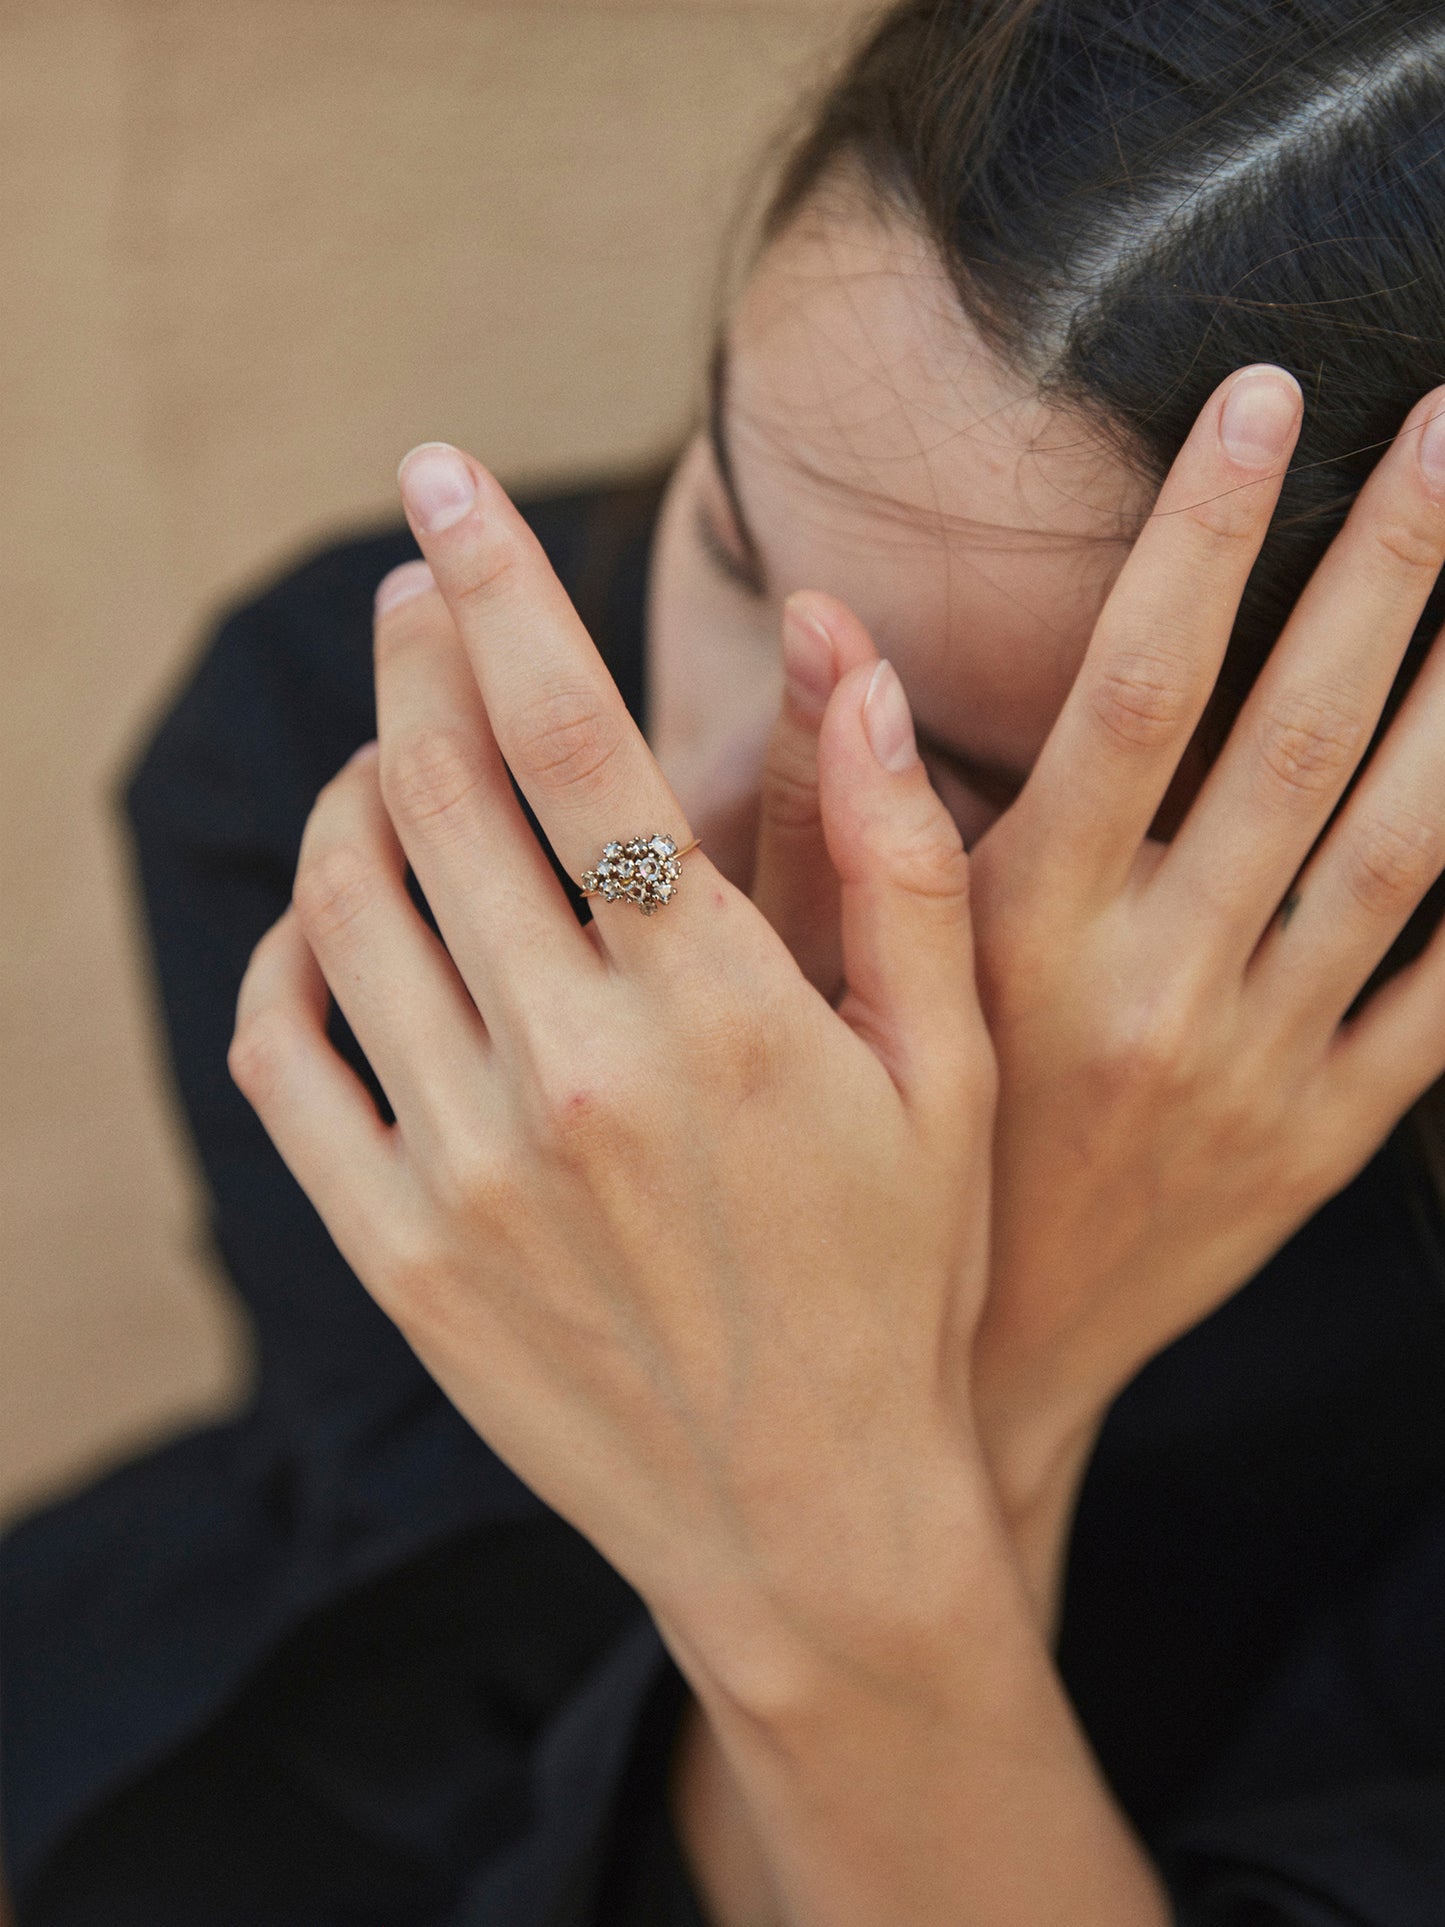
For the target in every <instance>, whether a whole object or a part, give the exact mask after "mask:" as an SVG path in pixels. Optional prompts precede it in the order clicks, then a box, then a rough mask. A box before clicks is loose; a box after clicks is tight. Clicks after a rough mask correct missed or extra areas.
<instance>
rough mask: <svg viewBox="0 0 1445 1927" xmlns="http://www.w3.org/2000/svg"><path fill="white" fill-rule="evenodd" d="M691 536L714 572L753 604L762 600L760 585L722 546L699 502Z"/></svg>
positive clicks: (710, 519)
mask: <svg viewBox="0 0 1445 1927" xmlns="http://www.w3.org/2000/svg"><path fill="white" fill-rule="evenodd" d="M692 526H693V534H694V535H695V536H696V537H697V544H698V547H699V548H700V549H701V550H702V552H703V554H704V555H705V556H706V557H707V559H708V561H709V562H710V563H711V564H712V566H713V569H714V571H715V572H716V573H717V574H718V575H720V576H722V577H723V579H724V580H725V581H727V582H728V583H730V584H731V585H732V587H733V588H735V589H741V590H742V591H743V593H744V594H745V595H749V596H751V597H752V598H753V600H754V601H755V602H761V601H762V600H763V592H762V585H761V584H760V583H759V582H758V580H757V577H756V576H755V575H754V574H753V572H752V570H751V569H750V568H749V567H748V565H747V563H746V562H743V561H741V560H740V559H739V558H738V557H737V556H735V555H734V554H733V553H732V551H731V550H730V549H729V548H728V547H727V546H726V545H725V544H724V542H723V539H722V537H721V536H720V535H719V534H718V532H717V530H716V528H715V527H714V526H713V521H712V517H711V516H710V515H709V514H708V512H707V509H706V508H705V507H704V505H703V503H702V502H701V501H699V502H697V503H696V504H695V505H694V507H693V514H692Z"/></svg>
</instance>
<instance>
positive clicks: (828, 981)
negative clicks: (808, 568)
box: [751, 589, 878, 1002]
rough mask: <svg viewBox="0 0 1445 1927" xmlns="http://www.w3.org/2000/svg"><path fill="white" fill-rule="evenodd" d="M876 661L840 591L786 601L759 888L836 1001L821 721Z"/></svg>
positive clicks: (837, 944)
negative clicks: (821, 794) (845, 677)
mask: <svg viewBox="0 0 1445 1927" xmlns="http://www.w3.org/2000/svg"><path fill="white" fill-rule="evenodd" d="M877 660H878V652H877V650H876V649H875V648H874V647H873V643H872V640H871V638H870V637H869V635H868V632H867V630H866V629H864V627H863V625H862V623H861V622H859V621H858V619H857V618H856V616H854V615H852V613H851V612H850V611H849V610H848V608H847V607H846V605H845V604H844V603H841V602H839V601H838V600H837V598H836V597H835V596H829V595H824V594H823V593H822V592H821V591H820V590H812V589H805V590H800V591H797V592H795V593H794V594H793V595H790V596H789V597H788V598H787V600H786V601H785V602H784V604H783V671H784V679H783V704H782V708H781V710H780V711H779V714H778V720H777V723H776V725H775V727H774V729H773V733H772V736H771V737H770V738H769V741H768V749H767V755H766V758H765V760H764V764H763V771H762V778H761V783H760V789H759V798H758V826H757V844H756V849H755V852H754V858H753V875H752V887H751V896H752V900H753V902H754V903H755V904H756V906H757V907H758V909H759V910H761V911H762V913H763V915H764V916H765V917H766V918H767V920H768V922H769V923H770V924H771V925H772V926H773V929H774V930H775V931H776V932H777V933H778V935H779V936H780V937H781V938H782V939H783V942H784V943H785V944H786V945H787V946H788V949H789V950H790V951H791V952H792V954H793V957H794V960H795V961H796V963H797V965H798V968H799V969H800V970H801V971H802V973H803V975H804V976H805V977H806V978H807V979H808V981H809V983H811V984H812V985H813V986H814V988H815V989H817V990H819V991H821V992H822V993H823V995H824V996H825V997H826V998H828V999H829V1001H830V1002H831V1001H832V999H833V997H834V996H835V994H836V992H837V990H838V986H839V983H840V981H841V978H842V974H843V951H842V942H841V938H840V933H839V928H838V878H837V875H836V874H835V872H834V869H833V865H832V861H831V859H830V858H829V855H828V846H827V842H826V840H825V838H824V835H823V818H822V812H821V809H820V807H819V801H818V726H819V724H820V723H821V722H822V719H823V712H824V710H825V708H826V707H827V703H828V698H829V697H830V696H831V695H832V693H833V689H834V687H835V686H836V684H837V681H838V678H839V676H840V675H842V674H843V673H844V672H845V671H846V670H847V669H849V668H851V667H852V665H853V664H854V663H859V662H867V663H869V664H871V663H874V662H876V661H877Z"/></svg>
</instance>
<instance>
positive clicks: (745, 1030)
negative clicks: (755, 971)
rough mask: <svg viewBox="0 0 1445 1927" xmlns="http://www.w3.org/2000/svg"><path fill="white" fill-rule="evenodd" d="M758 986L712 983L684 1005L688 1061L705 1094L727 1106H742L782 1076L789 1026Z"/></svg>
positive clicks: (775, 999)
mask: <svg viewBox="0 0 1445 1927" xmlns="http://www.w3.org/2000/svg"><path fill="white" fill-rule="evenodd" d="M780 1002H781V1000H780V999H777V998H773V997H769V996H768V994H767V993H766V992H765V991H763V990H762V988H761V987H760V986H757V985H756V984H754V985H753V986H752V987H751V989H749V988H748V987H746V986H744V985H741V984H739V985H736V986H733V985H729V984H726V983H717V982H714V983H713V985H712V986H711V987H710V988H709V989H708V990H707V991H706V992H704V993H703V994H701V995H699V996H696V997H695V998H694V999H693V1000H692V1002H691V1003H690V1004H689V1006H688V1019H687V1042H688V1052H689V1057H690V1060H691V1062H692V1064H693V1066H694V1069H695V1071H696V1072H697V1073H699V1074H700V1077H701V1080H702V1081H703V1083H704V1084H705V1086H706V1088H707V1090H708V1092H709V1093H710V1094H711V1096H712V1097H713V1098H715V1099H721V1100H722V1101H723V1102H724V1103H725V1104H728V1105H738V1104H746V1103H748V1102H749V1101H750V1100H751V1099H752V1098H754V1097H756V1096H757V1095H758V1094H759V1093H760V1092H762V1091H764V1090H767V1089H769V1088H770V1087H771V1086H772V1085H773V1084H774V1083H775V1081H776V1080H777V1078H778V1076H779V1074H780V1065H781V1061H782V1058H783V1055H784V1052H785V1049H786V1040H787V1038H788V1037H789V1035H790V1034H791V1033H790V1026H789V1023H788V1020H787V1018H786V1017H785V1015H784V1013H783V1012H782V1011H781V1010H780V1009H779V1008H778V1005H779V1003H780Z"/></svg>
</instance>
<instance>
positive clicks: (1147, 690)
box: [1089, 648, 1193, 749]
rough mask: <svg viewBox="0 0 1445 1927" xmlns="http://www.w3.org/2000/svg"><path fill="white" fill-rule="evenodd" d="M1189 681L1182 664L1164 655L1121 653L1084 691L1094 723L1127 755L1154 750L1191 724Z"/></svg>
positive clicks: (1152, 651) (1157, 651)
mask: <svg viewBox="0 0 1445 1927" xmlns="http://www.w3.org/2000/svg"><path fill="white" fill-rule="evenodd" d="M1192 680H1193V679H1192V678H1191V676H1190V674H1189V670H1188V665H1187V664H1186V663H1185V662H1184V660H1183V659H1182V658H1181V657H1180V656H1178V655H1174V654H1172V653H1171V652H1169V651H1167V650H1161V649H1157V648H1155V649H1133V650H1129V651H1126V652H1124V653H1122V654H1120V655H1118V656H1116V657H1115V658H1114V659H1113V660H1112V661H1111V662H1109V663H1108V664H1107V665H1106V666H1105V668H1104V669H1103V671H1102V672H1101V673H1100V675H1099V676H1097V677H1096V678H1095V679H1094V681H1093V683H1092V684H1091V686H1090V691H1089V695H1090V703H1091V708H1092V712H1093V716H1094V719H1095V721H1096V722H1097V723H1098V724H1099V725H1100V727H1101V728H1102V729H1103V730H1104V732H1105V734H1106V735H1108V736H1110V737H1112V738H1113V740H1114V741H1115V742H1116V743H1121V744H1123V745H1124V747H1125V748H1127V749H1155V748H1159V747H1161V746H1163V745H1165V744H1167V743H1170V742H1172V741H1173V740H1174V739H1175V738H1176V737H1177V736H1178V734H1179V733H1180V731H1181V730H1182V729H1183V728H1184V727H1185V725H1186V724H1187V723H1188V722H1189V721H1190V719H1191V712H1192V709H1193V701H1192V698H1193V688H1192Z"/></svg>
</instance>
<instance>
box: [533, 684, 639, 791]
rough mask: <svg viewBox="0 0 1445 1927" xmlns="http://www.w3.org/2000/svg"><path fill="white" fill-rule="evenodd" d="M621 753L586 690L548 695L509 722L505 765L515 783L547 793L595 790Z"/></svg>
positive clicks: (610, 725)
mask: <svg viewBox="0 0 1445 1927" xmlns="http://www.w3.org/2000/svg"><path fill="white" fill-rule="evenodd" d="M620 748H621V742H620V737H619V732H618V730H617V728H616V727H615V725H614V723H613V721H612V720H611V718H609V717H607V716H605V715H604V714H603V713H602V712H601V710H599V708H598V706H597V698H596V695H595V693H594V692H593V691H592V690H590V689H584V688H577V687H572V688H568V687H562V688H558V689H552V690H548V691H547V692H546V693H545V694H543V695H541V696H538V697H536V698H534V699H533V701H532V702H531V703H530V704H528V705H526V706H524V707H523V708H522V709H521V710H520V711H519V712H518V713H517V715H516V716H515V717H514V718H513V723H512V729H511V731H510V732H509V739H508V744H507V761H508V762H509V763H510V764H511V765H512V767H513V769H514V770H515V772H516V774H517V776H518V778H519V780H523V781H525V779H526V778H529V777H530V778H531V779H532V780H533V781H536V782H539V783H545V784H547V785H548V786H549V787H552V788H561V789H572V788H576V787H579V786H582V785H587V786H588V787H594V786H596V785H597V784H598V783H599V781H600V780H601V779H602V777H603V776H604V774H605V772H606V771H607V770H608V769H609V768H610V767H611V766H612V764H613V762H614V760H615V758H616V757H617V754H618V752H619V750H620Z"/></svg>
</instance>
